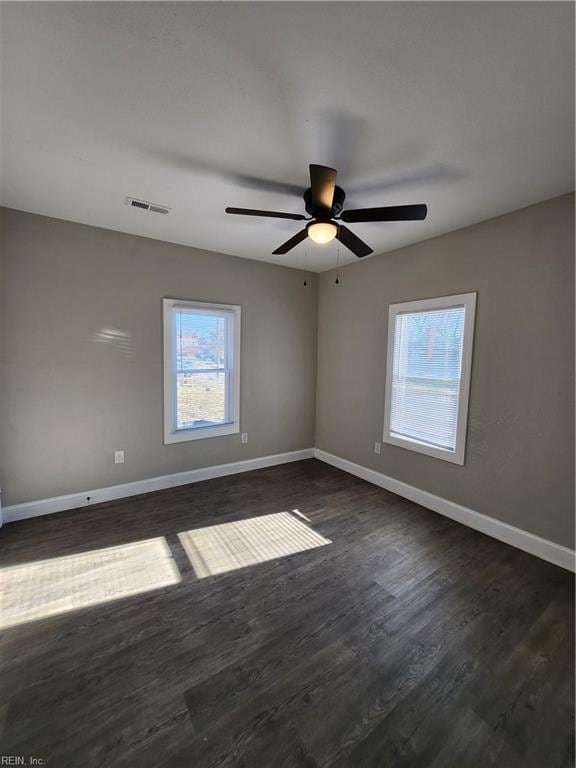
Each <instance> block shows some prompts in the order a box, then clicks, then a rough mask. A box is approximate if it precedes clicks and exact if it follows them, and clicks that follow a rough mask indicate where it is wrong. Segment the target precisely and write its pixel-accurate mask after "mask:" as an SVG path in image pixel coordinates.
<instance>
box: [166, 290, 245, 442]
mask: <svg viewBox="0 0 576 768" xmlns="http://www.w3.org/2000/svg"><path fill="white" fill-rule="evenodd" d="M239 312H240V308H239V307H226V306H222V305H210V304H204V303H199V302H176V301H175V300H172V299H165V317H164V322H165V422H166V423H165V442H176V441H180V440H184V439H196V438H197V437H212V436H215V435H220V434H230V433H231V432H237V431H239V430H238V407H239V404H238V390H239V354H240V349H239V338H240V337H239V323H240V315H239Z"/></svg>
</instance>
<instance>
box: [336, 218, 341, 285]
mask: <svg viewBox="0 0 576 768" xmlns="http://www.w3.org/2000/svg"><path fill="white" fill-rule="evenodd" d="M340 226H341V225H340V224H338V244H337V246H336V280H335V281H334V282H335V284H336V285H340Z"/></svg>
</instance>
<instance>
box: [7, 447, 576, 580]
mask: <svg viewBox="0 0 576 768" xmlns="http://www.w3.org/2000/svg"><path fill="white" fill-rule="evenodd" d="M312 457H315V458H317V459H320V461H324V462H326V463H327V464H331V465H332V466H334V467H337V468H338V469H342V470H344V472H349V473H350V474H351V475H356V477H360V478H362V479H363V480H366V481H368V482H369V483H373V484H374V485H378V486H380V487H381V488H385V489H386V490H388V491H391V492H392V493H396V494H398V496H403V497H404V498H406V499H410V500H411V501H414V502H416V503H417V504H420V505H421V506H423V507H427V508H428V509H432V510H433V511H434V512H438V513H439V514H441V515H445V516H446V517H450V518H451V519H452V520H457V521H458V522H459V523H462V524H463V525H467V526H468V527H470V528H474V529H476V530H477V531H480V532H481V533H485V534H487V535H488V536H492V537H493V538H495V539H498V540H499V541H503V542H505V543H506V544H510V545H511V546H513V547H517V548H518V549H522V550H524V551H525V552H529V553H530V554H531V555H536V557H540V558H542V559H543V560H548V562H550V563H554V564H555V565H559V566H560V567H561V568H566V569H567V570H569V571H575V570H576V563H575V554H576V553H575V552H574V551H573V550H571V549H569V548H568V547H563V546H561V545H560V544H555V543H554V542H553V541H549V540H548V539H543V538H541V537H540V536H536V535H535V534H533V533H529V532H528V531H523V530H522V529H521V528H516V527H515V526H513V525H509V524H508V523H503V522H502V521H500V520H496V519H495V518H493V517H488V515H484V514H482V513H481V512H475V511H474V510H473V509H469V508H468V507H463V506H462V505H461V504H456V503H455V502H453V501H448V499H443V498H442V497H440V496H435V495H434V494H433V493H428V491H422V490H421V489H420V488H415V487H414V486H413V485H408V483H403V482H401V481H400V480H395V479H394V478H393V477H388V476H387V475H384V474H382V473H381V472H377V471H376V470H374V469H368V468H367V467H363V466H361V465H360V464H355V463H354V462H352V461H348V460H347V459H342V458H340V456H334V455H333V454H331V453H326V451H321V450H320V449H318V448H305V449H303V450H300V451H291V452H289V453H277V454H275V455H273V456H262V457H260V458H257V459H247V460H245V461H235V462H232V463H230V464H218V465H216V466H213V467H203V468H201V469H191V470H188V471H187V472H177V473H175V474H172V475H162V476H160V477H152V478H148V479H147V480H136V481H134V482H132V483H123V484H122V485H113V486H110V487H108V488H98V489H96V490H92V491H82V492H80V493H69V494H66V495H65V496H55V497H54V498H51V499H40V500H38V501H29V502H25V503H23V504H13V505H12V506H9V507H4V508H3V509H2V517H3V522H4V523H12V522H16V521H17V520H25V519H26V518H28V517H38V516H39V515H49V514H52V513H53V512H63V511H65V510H68V509H76V508H78V507H86V506H91V505H92V504H99V503H101V502H103V501H113V500H114V499H123V498H126V497H128V496H138V495H139V494H142V493H149V492H150V491H161V490H163V489H165V488H174V487H176V486H178V485H188V484H189V483H198V482H200V481H201V480H210V479H211V478H214V477H224V476H225V475H236V474H238V473H240V472H250V471H251V470H253V469H263V468H264V467H272V466H275V465H276V464H286V463H288V462H291V461H301V460H302V459H310V458H312ZM87 496H90V502H87V501H86V497H87Z"/></svg>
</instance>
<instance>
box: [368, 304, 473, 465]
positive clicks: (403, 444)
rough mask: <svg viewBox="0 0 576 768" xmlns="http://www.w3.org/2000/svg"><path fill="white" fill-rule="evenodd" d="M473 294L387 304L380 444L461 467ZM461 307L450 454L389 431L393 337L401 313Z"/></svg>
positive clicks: (464, 437) (466, 424)
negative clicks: (453, 440)
mask: <svg viewBox="0 0 576 768" xmlns="http://www.w3.org/2000/svg"><path fill="white" fill-rule="evenodd" d="M476 295H477V294H476V292H472V293H459V294H455V295H452V296H440V297H437V298H431V299H418V300H416V301H404V302H402V303H400V304H390V305H389V307H388V349H387V354H386V389H385V396H384V397H385V400H384V430H383V436H382V441H383V442H384V443H387V444H389V445H394V446H396V447H398V448H406V449H408V450H410V451H416V452H417V453H423V454H425V455H426V456H432V457H434V458H436V459H443V460H444V461H449V462H452V463H453V464H460V465H463V464H464V461H465V455H466V434H467V426H468V405H469V401H470V379H471V373H472V352H473V345H474V323H475V316H476ZM456 307H464V332H463V335H462V364H461V369H460V388H459V391H458V411H457V416H456V419H457V421H456V445H455V448H454V450H453V451H451V450H450V449H448V448H441V447H440V446H435V445H430V444H428V443H425V442H423V441H420V440H417V439H416V438H410V437H401V436H399V435H397V433H393V432H391V431H390V418H391V415H392V377H393V370H394V337H395V333H396V317H397V316H398V315H400V314H409V313H413V312H426V311H430V310H439V309H452V308H456Z"/></svg>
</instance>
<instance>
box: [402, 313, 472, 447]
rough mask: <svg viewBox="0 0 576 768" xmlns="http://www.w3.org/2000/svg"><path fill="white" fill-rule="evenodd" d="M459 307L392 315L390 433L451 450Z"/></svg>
mask: <svg viewBox="0 0 576 768" xmlns="http://www.w3.org/2000/svg"><path fill="white" fill-rule="evenodd" d="M464 317H465V309H464V307H451V308H449V309H438V310H428V311H425V312H406V313H402V314H398V315H396V322H395V332H394V359H393V371H392V402H391V412H390V432H391V433H392V434H396V435H398V436H402V437H409V438H412V439H413V440H418V441H421V442H425V443H429V444H430V445H435V446H438V447H441V448H447V449H449V450H454V449H455V448H456V427H457V419H458V399H459V392H460V375H461V368H462V345H463V335H464Z"/></svg>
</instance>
